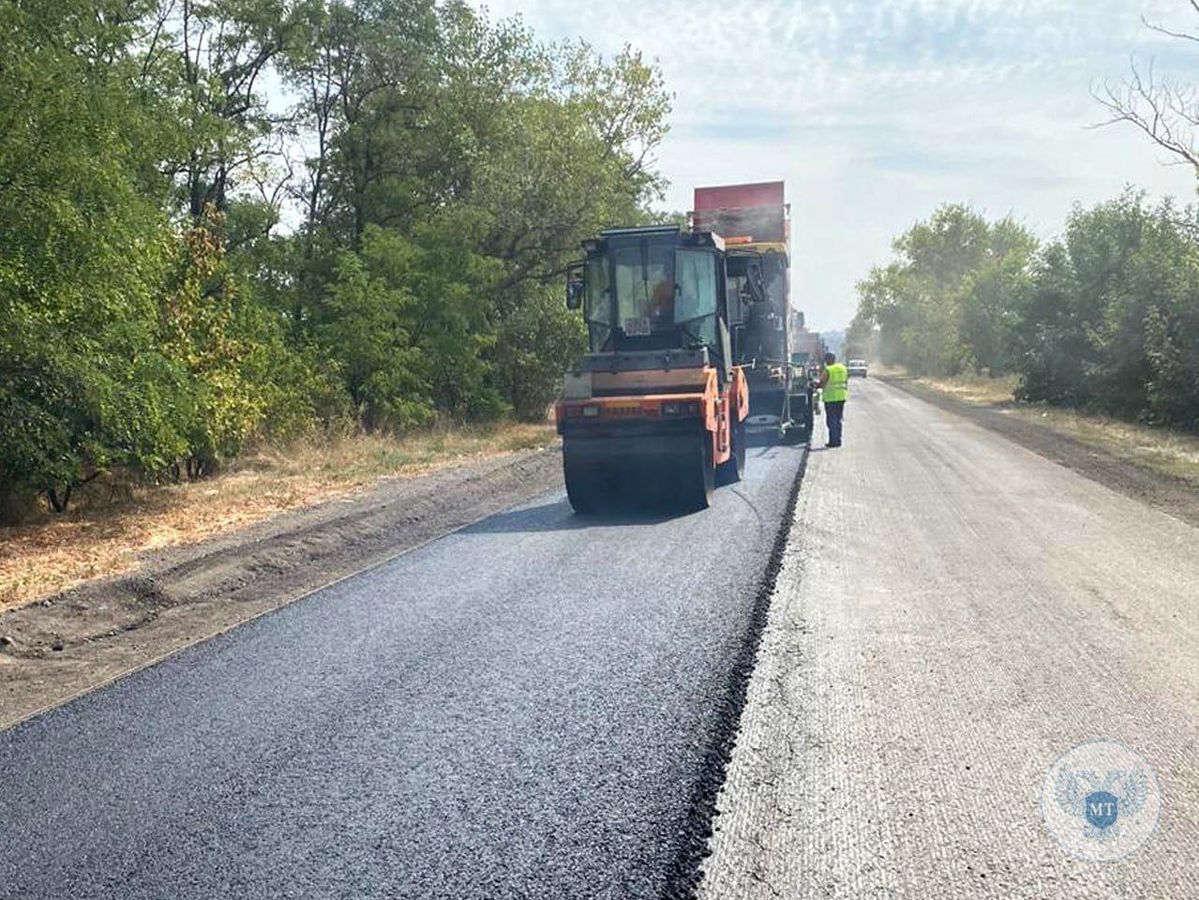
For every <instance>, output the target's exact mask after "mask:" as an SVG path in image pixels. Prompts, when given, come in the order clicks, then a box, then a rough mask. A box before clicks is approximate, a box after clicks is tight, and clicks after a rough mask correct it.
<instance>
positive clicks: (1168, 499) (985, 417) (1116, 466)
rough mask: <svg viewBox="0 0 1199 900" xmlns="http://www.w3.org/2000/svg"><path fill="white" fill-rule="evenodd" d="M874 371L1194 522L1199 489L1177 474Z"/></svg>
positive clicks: (1198, 517) (1001, 411)
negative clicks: (1170, 473)
mask: <svg viewBox="0 0 1199 900" xmlns="http://www.w3.org/2000/svg"><path fill="white" fill-rule="evenodd" d="M876 377H878V378H879V380H880V381H884V382H886V383H887V384H890V385H893V386H894V387H897V388H899V389H900V390H902V391H905V392H906V393H909V394H911V395H912V396H914V397H918V398H919V399H921V400H924V401H926V402H928V403H931V404H933V405H934V406H938V407H940V408H941V409H944V410H947V411H948V412H952V413H954V414H956V415H959V416H962V417H963V418H966V419H969V420H970V421H972V422H974V423H975V424H977V425H981V426H982V427H984V428H987V429H989V430H991V431H994V432H997V433H998V434H1001V435H1003V436H1004V437H1006V438H1008V439H1009V440H1012V441H1014V442H1015V443H1017V444H1020V445H1021V446H1022V447H1025V448H1027V449H1029V450H1032V451H1033V452H1034V453H1037V454H1039V455H1041V456H1043V457H1045V458H1046V459H1050V460H1053V461H1054V462H1056V463H1058V464H1060V465H1063V466H1065V467H1066V468H1068V469H1072V470H1074V471H1075V472H1078V473H1079V474H1080V475H1083V476H1085V477H1087V478H1090V479H1091V480H1092V481H1097V482H1099V483H1100V484H1102V485H1104V486H1105V487H1109V488H1111V489H1112V490H1114V491H1118V492H1119V493H1121V494H1124V495H1126V496H1129V497H1134V498H1136V499H1137V500H1140V501H1142V502H1144V503H1147V504H1149V505H1150V506H1152V507H1153V508H1154V509H1158V510H1160V511H1162V512H1164V513H1167V514H1168V515H1171V516H1173V517H1174V518H1176V519H1181V520H1182V521H1184V522H1186V523H1188V524H1190V525H1196V526H1199V491H1196V490H1195V486H1194V485H1193V484H1191V483H1190V482H1188V481H1186V480H1184V479H1182V478H1177V477H1173V476H1171V475H1168V474H1166V473H1163V472H1161V471H1160V470H1156V469H1151V468H1149V467H1147V466H1144V465H1141V464H1139V463H1137V462H1136V461H1134V460H1131V459H1127V458H1124V457H1121V456H1118V455H1117V454H1115V453H1112V452H1109V451H1107V450H1104V449H1102V448H1099V447H1096V446H1093V445H1089V444H1086V443H1083V442H1082V441H1080V440H1077V439H1075V438H1073V437H1071V436H1070V435H1066V434H1062V433H1061V432H1059V431H1055V430H1053V429H1052V428H1047V427H1045V426H1043V425H1038V424H1036V423H1035V422H1029V421H1027V420H1026V419H1022V418H1020V417H1018V416H1014V415H1011V414H1010V413H1008V412H1005V411H1004V408H1003V407H1002V406H984V405H978V404H975V403H970V402H967V401H965V400H960V399H958V398H957V397H954V396H951V395H949V394H946V393H943V392H941V391H938V390H935V389H933V388H930V387H927V386H925V385H922V384H918V383H916V382H915V381H914V380H913V379H911V378H908V377H906V376H900V375H890V374H888V375H880V376H876Z"/></svg>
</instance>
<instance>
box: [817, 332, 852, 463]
mask: <svg viewBox="0 0 1199 900" xmlns="http://www.w3.org/2000/svg"><path fill="white" fill-rule="evenodd" d="M820 388H821V392H822V393H823V394H824V415H825V421H827V422H828V445H827V446H829V447H840V446H841V420H842V419H843V418H844V417H845V401H846V400H848V399H849V369H847V368H845V366H844V365H843V364H841V363H839V362H837V357H836V356H835V355H834V354H832V353H826V354H824V374H823V375H821V376H820Z"/></svg>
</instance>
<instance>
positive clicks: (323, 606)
mask: <svg viewBox="0 0 1199 900" xmlns="http://www.w3.org/2000/svg"><path fill="white" fill-rule="evenodd" d="M801 459H802V451H800V450H797V449H788V448H772V449H760V450H754V451H751V459H750V463H749V471H748V475H747V478H746V480H744V481H743V482H742V483H741V484H739V485H736V486H733V487H730V488H723V489H721V490H719V491H717V495H716V500H715V508H714V509H713V510H710V511H707V512H704V513H699V514H695V515H689V516H684V517H679V518H673V519H667V520H660V519H655V520H647V519H644V518H640V519H639V518H636V517H630V518H626V519H624V520H616V521H613V520H600V521H598V522H597V521H596V520H586V519H580V518H578V517H576V516H574V515H573V514H572V513H571V511H570V508H569V506H568V505H567V504H566V502H565V499H564V496H563V495H562V494H561V493H560V492H556V493H551V494H543V495H541V496H539V497H538V498H536V499H535V500H534V501H532V502H531V503H529V504H526V505H524V506H522V507H519V508H516V509H515V510H512V511H509V512H506V513H503V514H500V515H495V516H492V517H490V518H488V519H485V520H483V521H482V522H480V523H478V524H476V525H474V526H471V527H469V528H467V529H465V530H462V531H458V532H455V533H453V534H451V535H448V536H446V537H444V538H441V539H440V540H436V541H434V542H433V543H430V544H427V545H425V546H423V547H421V548H419V549H416V550H413V551H412V552H410V553H408V554H406V555H404V556H401V557H399V558H398V559H395V560H393V561H391V562H389V563H386V564H384V565H382V566H379V567H377V568H374V569H371V570H369V571H367V572H364V573H361V574H359V575H356V576H353V577H351V578H349V579H348V580H345V581H341V582H339V583H337V584H335V585H333V586H331V587H329V588H326V589H324V590H321V591H319V592H318V593H315V594H313V595H310V596H309V597H307V598H305V599H303V600H300V601H299V602H297V603H295V604H293V605H291V606H288V607H286V608H284V609H281V610H279V611H277V612H275V613H272V614H270V615H267V616H265V617H263V618H261V619H258V620H256V621H254V622H252V623H250V624H248V625H245V626H243V627H241V628H238V629H236V630H234V631H232V632H229V633H227V634H224V635H222V636H220V637H217V638H215V639H213V640H211V641H209V642H207V643H204V644H200V645H196V646H193V647H191V648H189V649H187V650H185V651H183V652H181V653H179V654H177V655H175V656H173V657H170V658H169V659H167V660H165V661H164V662H162V663H159V664H158V665H155V666H153V667H151V668H149V669H145V670H143V671H141V672H139V673H137V674H135V675H132V676H130V677H128V678H125V679H123V680H121V681H118V682H116V683H115V684H112V685H110V686H108V687H106V688H103V689H101V690H99V691H97V692H95V693H92V694H89V695H87V696H84V697H82V698H80V699H78V700H76V701H74V702H71V703H69V704H67V705H66V706H64V707H60V708H59V709H56V710H54V711H52V712H50V713H47V714H44V715H41V716H38V717H35V718H33V719H30V720H28V721H26V722H24V723H22V724H20V725H18V726H16V727H15V728H12V729H10V730H8V731H4V732H0V802H2V803H3V817H2V820H0V897H5V898H68V897H69V898H88V897H97V898H98V897H104V898H163V897H171V898H213V897H238V898H243V897H244V898H253V897H271V898H275V897H305V898H308V897H346V898H370V897H402V898H455V900H463V898H475V897H478V898H483V897H488V898H502V897H526V898H537V897H545V898H569V897H580V898H583V897H586V898H593V897H594V898H600V897H655V896H659V895H661V894H662V893H663V891H664V890H666V889H667V888H668V886H669V884H670V882H671V878H672V872H674V871H675V870H676V869H677V867H678V866H679V859H680V855H684V856H685V852H686V847H687V845H688V844H689V843H694V842H695V840H696V835H695V834H694V833H693V832H694V829H695V825H694V819H695V817H694V814H693V811H694V808H695V805H696V797H697V795H698V794H700V793H702V787H703V784H704V782H705V779H706V780H708V781H710V780H711V771H710V769H711V753H712V747H713V746H714V744H718V743H719V740H720V737H721V735H722V734H724V735H725V736H727V735H728V734H730V733H731V727H732V723H731V722H730V721H729V716H730V714H731V713H730V707H729V703H728V702H727V698H728V694H729V685H730V680H731V679H732V680H734V681H735V678H733V676H732V673H733V672H734V670H735V669H736V668H737V665H738V656H739V654H742V653H743V652H744V650H745V647H746V645H747V635H752V634H754V628H753V625H752V622H753V619H754V615H753V614H754V610H755V603H756V602H757V599H758V598H757V596H756V595H757V592H758V584H759V581H760V579H761V577H762V573H763V572H764V571H765V570H766V569H767V566H768V561H769V560H770V557H771V552H772V547H773V545H774V542H775V539H776V535H777V534H778V532H779V528H780V524H781V523H782V521H783V519H784V515H785V512H786V509H787V505H788V502H789V500H790V499H791V498H792V495H793V493H792V486H793V484H794V481H795V478H796V476H797V472H798V470H799V466H800V462H801ZM733 712H735V710H733ZM712 790H713V792H714V787H713V789H712ZM700 846H702V844H700Z"/></svg>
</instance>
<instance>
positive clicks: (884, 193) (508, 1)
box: [489, 0, 1199, 328]
mask: <svg viewBox="0 0 1199 900" xmlns="http://www.w3.org/2000/svg"><path fill="white" fill-rule="evenodd" d="M489 6H490V9H491V11H492V13H493V14H494V15H499V16H506V15H510V14H513V13H520V14H521V15H522V16H523V17H524V18H525V20H526V21H527V22H528V23H529V24H530V25H531V26H532V27H533V28H534V29H535V30H536V31H537V32H538V33H539V34H540V35H541V36H542V37H544V38H547V39H554V38H560V37H575V36H581V37H583V38H586V39H587V40H588V41H590V42H591V43H592V44H593V45H595V46H596V47H597V48H598V49H599V50H601V51H603V52H614V51H616V50H618V49H619V48H620V47H621V46H622V45H623V44H624V43H630V44H632V45H634V46H636V47H638V48H640V49H642V50H644V51H645V52H646V53H647V55H649V56H650V57H654V58H656V59H657V60H658V62H659V64H660V65H661V67H662V69H663V71H664V73H665V75H666V78H667V82H668V84H669V86H670V88H671V89H672V90H673V91H674V92H675V94H676V101H675V111H674V114H673V116H672V125H673V129H672V133H671V136H670V137H669V138H668V139H667V141H666V143H665V145H664V146H663V147H662V149H661V152H660V154H659V161H660V164H661V168H662V170H663V172H664V173H665V174H666V176H667V177H668V178H669V179H670V181H671V182H672V187H671V190H670V193H669V195H668V198H667V200H668V205H669V206H670V207H671V208H674V209H684V208H687V207H688V206H689V205H690V192H691V188H692V187H693V186H695V185H699V184H711V183H725V182H731V181H756V180H765V179H772V178H778V177H783V178H786V180H787V182H788V195H789V199H790V201H791V209H792V221H793V234H794V238H793V254H792V255H793V265H794V274H795V279H794V283H795V286H796V288H797V298H796V302H797V303H798V305H800V306H801V308H804V309H805V310H806V311H807V312H808V317H809V320H810V321H811V322H812V323H813V324H814V325H815V327H818V328H821V327H823V328H833V327H838V326H841V325H844V324H845V323H846V322H847V321H848V320H849V318H850V317H851V316H852V314H853V310H854V307H855V295H854V283H855V281H856V280H857V279H859V278H860V277H862V276H863V275H864V274H865V273H866V271H867V270H868V269H869V268H870V266H871V265H872V264H874V263H876V262H880V261H882V260H884V259H885V258H886V257H887V256H888V255H889V247H890V242H891V239H892V238H893V237H894V236H895V235H896V234H897V233H898V232H900V231H901V230H903V229H904V228H906V227H907V226H908V225H909V224H911V223H912V222H914V221H915V220H917V219H919V218H921V217H924V216H926V215H928V213H929V212H931V211H932V209H933V208H934V207H935V206H936V205H937V204H938V203H940V202H943V201H959V200H961V201H967V202H971V203H973V204H975V205H976V206H978V207H981V208H983V209H985V210H986V211H987V212H989V213H992V214H997V215H1002V214H1006V213H1009V212H1011V213H1014V214H1015V215H1016V216H1017V217H1018V218H1021V219H1022V220H1024V221H1025V222H1026V223H1027V224H1029V225H1030V226H1031V227H1033V228H1035V229H1036V230H1037V231H1038V232H1039V233H1041V234H1042V235H1044V236H1048V235H1051V234H1053V233H1055V232H1056V231H1057V230H1058V229H1059V228H1060V226H1061V224H1062V221H1063V219H1064V218H1065V216H1066V214H1067V213H1068V211H1069V209H1070V206H1071V205H1072V204H1073V203H1074V202H1083V203H1093V202H1096V201H1098V200H1102V199H1107V198H1110V197H1112V196H1114V195H1115V194H1117V193H1118V192H1119V191H1120V190H1121V189H1122V188H1123V186H1124V185H1125V184H1127V183H1135V184H1138V185H1141V186H1143V187H1146V188H1148V189H1149V190H1150V191H1151V192H1154V193H1174V194H1179V195H1184V196H1186V197H1187V198H1188V199H1189V197H1190V195H1191V194H1192V192H1193V190H1194V176H1193V174H1192V173H1191V172H1190V171H1189V170H1186V169H1182V168H1176V167H1165V166H1163V165H1162V164H1161V163H1162V162H1163V159H1162V156H1161V154H1160V153H1157V152H1155V151H1154V149H1153V148H1152V147H1150V146H1149V145H1148V144H1147V143H1146V142H1145V140H1144V139H1143V138H1141V137H1140V136H1138V135H1137V134H1135V133H1133V132H1132V131H1130V130H1125V129H1116V128H1111V129H1101V130H1094V129H1089V128H1088V126H1090V125H1092V124H1094V123H1095V122H1096V121H1098V120H1099V119H1101V118H1102V111H1101V110H1100V109H1099V107H1098V106H1097V104H1096V103H1095V102H1094V101H1093V100H1092V98H1091V96H1090V86H1091V84H1092V83H1094V82H1095V81H1098V80H1103V79H1105V78H1106V79H1119V78H1120V77H1122V76H1123V74H1124V73H1125V72H1127V70H1128V63H1129V59H1130V56H1131V55H1133V54H1136V55H1138V56H1139V57H1142V58H1147V57H1148V56H1150V55H1157V56H1158V57H1159V59H1160V60H1161V62H1163V63H1166V64H1169V63H1170V62H1172V61H1179V60H1188V59H1189V60H1195V59H1199V51H1197V52H1195V54H1194V55H1193V56H1190V57H1187V56H1186V55H1185V54H1186V52H1187V50H1186V48H1184V47H1179V46H1175V43H1174V42H1171V41H1169V40H1167V39H1165V38H1162V37H1160V36H1157V35H1154V34H1153V33H1152V32H1150V31H1148V30H1147V29H1145V28H1144V26H1143V25H1142V24H1141V16H1142V15H1145V16H1147V17H1148V18H1150V19H1152V20H1155V21H1163V22H1165V23H1167V24H1171V25H1174V26H1177V27H1181V26H1186V25H1187V24H1193V25H1197V26H1199V20H1196V17H1195V16H1194V14H1193V13H1192V12H1191V11H1190V9H1189V5H1188V4H1185V3H1183V2H1181V0H1146V2H1137V0H874V2H853V0H851V2H831V0H828V2H799V3H788V2H781V0H764V2H752V0H745V2H742V3H741V4H740V5H737V4H732V3H728V2H727V0H725V2H717V0H687V2H680V0H666V2H651V3H645V2H639V0H609V2H605V3H602V4H592V5H590V6H588V7H582V6H578V5H576V4H575V3H573V2H569V0H526V2H518V0H500V2H493V3H491V4H489Z"/></svg>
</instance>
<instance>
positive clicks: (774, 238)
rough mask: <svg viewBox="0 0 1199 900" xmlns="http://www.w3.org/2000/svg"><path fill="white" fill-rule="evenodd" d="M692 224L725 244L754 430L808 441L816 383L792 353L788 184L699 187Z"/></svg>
mask: <svg viewBox="0 0 1199 900" xmlns="http://www.w3.org/2000/svg"><path fill="white" fill-rule="evenodd" d="M694 206H695V208H694V210H693V211H692V212H691V214H690V222H691V227H692V228H693V229H695V230H699V231H710V232H714V233H716V234H719V235H720V236H721V238H722V239H723V240H724V243H725V246H726V248H727V250H726V255H727V265H726V269H727V276H728V280H729V284H728V288H727V292H728V295H729V298H730V299H729V322H730V328H731V330H732V342H733V355H734V361H735V362H736V364H738V365H740V366H741V367H742V369H743V370H744V372H745V375H746V380H747V383H748V385H749V416H748V419H747V421H746V433H747V435H748V436H749V437H751V438H753V437H755V436H765V437H768V438H774V439H782V440H785V441H788V442H799V441H803V440H806V439H807V437H808V435H809V434H810V433H811V428H812V411H813V403H812V384H811V381H810V379H809V377H808V371H807V369H806V368H805V367H803V366H796V365H795V364H794V363H793V360H792V356H791V318H792V315H793V312H792V309H791V269H790V251H789V244H790V236H791V235H790V221H789V207H788V205H787V203H786V201H785V184H784V183H783V182H781V181H768V182H760V183H755V184H733V185H720V186H715V187H700V188H696V189H695V203H694Z"/></svg>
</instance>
